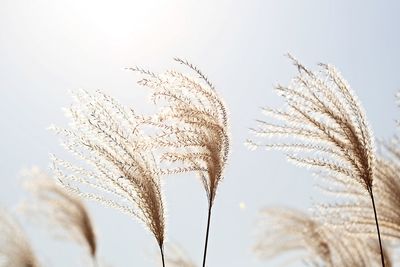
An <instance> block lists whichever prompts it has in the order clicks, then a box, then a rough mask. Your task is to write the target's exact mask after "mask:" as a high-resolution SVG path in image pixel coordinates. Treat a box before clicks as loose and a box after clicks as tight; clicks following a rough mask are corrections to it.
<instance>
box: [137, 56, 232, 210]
mask: <svg viewBox="0 0 400 267" xmlns="http://www.w3.org/2000/svg"><path fill="white" fill-rule="evenodd" d="M175 60H176V61H177V62H179V63H181V64H183V65H185V66H186V67H188V68H189V69H191V70H192V71H193V72H194V73H195V74H196V75H197V76H198V77H199V79H200V80H199V79H197V78H196V77H192V76H189V75H186V74H183V73H181V72H178V71H175V70H168V71H166V72H165V73H163V74H155V73H153V72H150V71H145V70H143V69H139V68H132V69H131V70H133V71H136V72H139V73H140V74H141V75H143V76H144V77H143V78H142V79H140V81H139V82H138V83H139V84H141V85H142V86H145V87H148V88H150V89H152V92H153V93H152V96H151V99H152V100H153V101H154V102H155V103H158V102H162V104H163V108H162V109H161V112H160V113H159V114H158V116H157V117H155V118H153V124H154V125H155V126H156V127H157V128H159V129H161V133H160V134H159V135H157V136H156V137H154V138H153V146H154V147H155V148H158V149H160V150H162V157H161V159H162V160H163V161H165V162H169V163H173V164H178V165H180V167H178V168H167V169H165V170H163V172H164V173H166V174H167V173H169V174H176V173H182V172H191V171H195V172H197V174H198V175H199V177H200V179H201V181H202V183H203V186H204V189H205V191H206V193H207V197H208V200H209V203H210V205H212V204H213V201H214V199H215V195H216V192H217V188H218V185H219V182H220V181H221V179H222V175H223V169H224V167H225V164H226V162H227V159H228V152H229V146H230V144H229V136H228V120H227V111H226V108H225V105H224V103H223V101H222V99H221V98H220V96H219V95H218V94H217V92H216V91H215V88H214V86H213V85H212V84H211V82H210V81H209V80H208V78H207V77H206V76H205V75H204V74H203V73H202V72H201V71H200V70H199V69H198V68H197V67H195V66H193V65H192V64H190V63H188V62H187V61H184V60H181V59H175Z"/></svg>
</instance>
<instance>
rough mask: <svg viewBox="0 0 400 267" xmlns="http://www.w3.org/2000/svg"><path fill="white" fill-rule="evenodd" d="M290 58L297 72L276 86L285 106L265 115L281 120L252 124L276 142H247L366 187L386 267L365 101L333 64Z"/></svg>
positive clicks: (334, 179) (343, 181) (259, 132)
mask: <svg viewBox="0 0 400 267" xmlns="http://www.w3.org/2000/svg"><path fill="white" fill-rule="evenodd" d="M289 57H290V58H291V59H292V61H293V64H294V65H295V66H296V67H297V69H298V74H297V76H296V77H295V78H293V80H292V82H291V84H290V85H289V86H282V85H278V86H277V87H276V91H277V93H278V94H279V95H281V96H282V97H283V98H284V100H285V102H286V108H285V109H284V110H280V109H271V108H264V109H263V112H264V113H265V115H267V116H268V117H270V118H275V119H277V120H279V121H281V123H272V122H269V121H262V120H259V121H258V128H256V129H251V131H252V132H253V133H254V134H256V135H257V136H265V137H268V138H271V139H273V140H275V141H274V142H271V143H269V144H265V145H262V144H257V143H256V142H253V141H248V145H250V146H251V147H266V148H270V149H277V150H284V151H285V152H286V153H287V156H288V158H289V160H290V161H292V162H294V163H296V164H297V165H300V166H304V167H307V168H312V169H315V170H317V171H318V172H319V174H320V175H321V176H324V177H328V178H330V179H332V180H333V181H334V182H338V183H344V184H346V183H349V184H353V183H354V182H357V183H358V184H359V185H360V186H361V187H363V188H364V190H365V192H368V194H369V197H370V201H371V202H372V208H373V212H374V215H375V225H376V230H377V234H378V241H379V245H380V248H381V252H382V253H381V256H382V257H381V261H382V266H385V263H384V256H383V249H382V242H381V236H380V229H379V223H378V217H377V211H376V205H375V198H374V194H373V179H374V177H375V174H374V172H375V148H374V138H373V134H372V131H371V130H370V128H369V126H368V122H367V119H366V116H365V113H364V111H363V109H362V107H361V104H360V103H359V102H358V100H357V97H356V96H355V94H354V93H353V91H352V90H351V89H350V86H349V85H348V84H347V82H346V81H345V80H344V79H343V78H342V76H341V75H340V74H339V72H338V71H337V70H336V69H335V68H334V67H333V66H330V65H326V64H320V67H321V70H320V71H318V72H313V71H311V70H309V69H307V68H306V67H305V66H303V65H302V64H301V63H299V62H298V61H297V60H296V59H294V58H293V57H292V56H290V55H289ZM277 138H280V139H277Z"/></svg>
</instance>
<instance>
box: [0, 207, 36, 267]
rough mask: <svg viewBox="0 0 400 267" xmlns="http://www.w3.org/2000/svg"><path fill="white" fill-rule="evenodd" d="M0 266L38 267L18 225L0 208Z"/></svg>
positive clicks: (26, 239) (27, 241)
mask: <svg viewBox="0 0 400 267" xmlns="http://www.w3.org/2000/svg"><path fill="white" fill-rule="evenodd" d="M0 266H1V267H21V266H24V267H25V266H26V267H39V266H40V264H39V262H38V260H37V258H36V256H35V254H34V252H33V249H32V247H31V245H30V243H29V240H28V238H27V237H26V235H25V233H24V232H23V230H22V229H21V227H20V225H19V223H18V222H17V221H16V220H15V219H14V218H13V217H12V216H11V215H10V214H9V213H8V212H6V211H5V210H4V209H1V208H0Z"/></svg>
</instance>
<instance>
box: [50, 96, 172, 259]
mask: <svg viewBox="0 0 400 267" xmlns="http://www.w3.org/2000/svg"><path fill="white" fill-rule="evenodd" d="M74 98H75V104H74V105H72V106H71V107H70V108H69V109H67V110H66V113H67V115H68V117H69V118H70V127H69V129H63V128H58V127H52V129H53V130H54V131H55V132H56V133H58V134H60V135H61V136H63V137H64V142H63V145H64V147H65V148H66V149H67V150H69V151H70V152H71V153H72V154H74V155H75V156H76V157H77V158H78V159H80V160H81V161H82V164H85V165H84V166H77V165H74V164H71V163H70V162H68V161H65V160H62V159H59V158H56V157H53V165H54V170H55V176H56V177H57V178H58V179H59V180H60V181H61V183H62V184H63V185H64V186H65V187H66V188H67V189H68V190H70V191H72V192H73V193H75V194H76V195H79V196H81V197H84V198H87V199H90V200H95V201H98V202H100V203H102V204H104V205H105V206H108V207H112V208H115V209H117V210H120V211H122V212H124V213H126V214H128V215H131V216H132V217H134V218H136V219H138V220H139V221H140V222H142V223H143V224H144V226H145V227H146V228H147V229H148V230H149V231H150V232H151V233H152V234H153V236H154V237H155V239H156V241H157V244H158V246H159V248H160V253H161V255H162V259H163V266H164V253H163V244H164V240H165V209H164V202H163V194H162V185H161V180H160V177H161V174H160V171H159V168H158V165H157V162H156V161H155V158H154V155H153V153H152V152H151V150H149V149H148V138H147V135H146V134H145V133H144V131H143V127H144V126H143V125H144V120H143V117H142V116H138V115H136V114H135V112H134V111H133V110H132V109H129V108H126V107H124V106H123V105H121V104H119V103H118V102H117V101H116V100H115V99H113V98H112V97H110V96H107V95H105V94H103V93H102V92H100V91H97V92H95V93H93V94H90V93H88V92H86V91H83V90H81V91H78V92H75V93H74Z"/></svg>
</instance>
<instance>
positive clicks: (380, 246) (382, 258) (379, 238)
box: [369, 188, 385, 267]
mask: <svg viewBox="0 0 400 267" xmlns="http://www.w3.org/2000/svg"><path fill="white" fill-rule="evenodd" d="M369 194H370V196H371V200H372V207H373V208H374V215H375V224H376V231H377V232H378V240H379V248H380V249H381V260H382V267H385V257H384V255H383V248H382V241H381V233H380V231H379V223H378V216H377V214H376V208H375V200H374V194H373V193H372V188H371V189H370V190H369Z"/></svg>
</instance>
